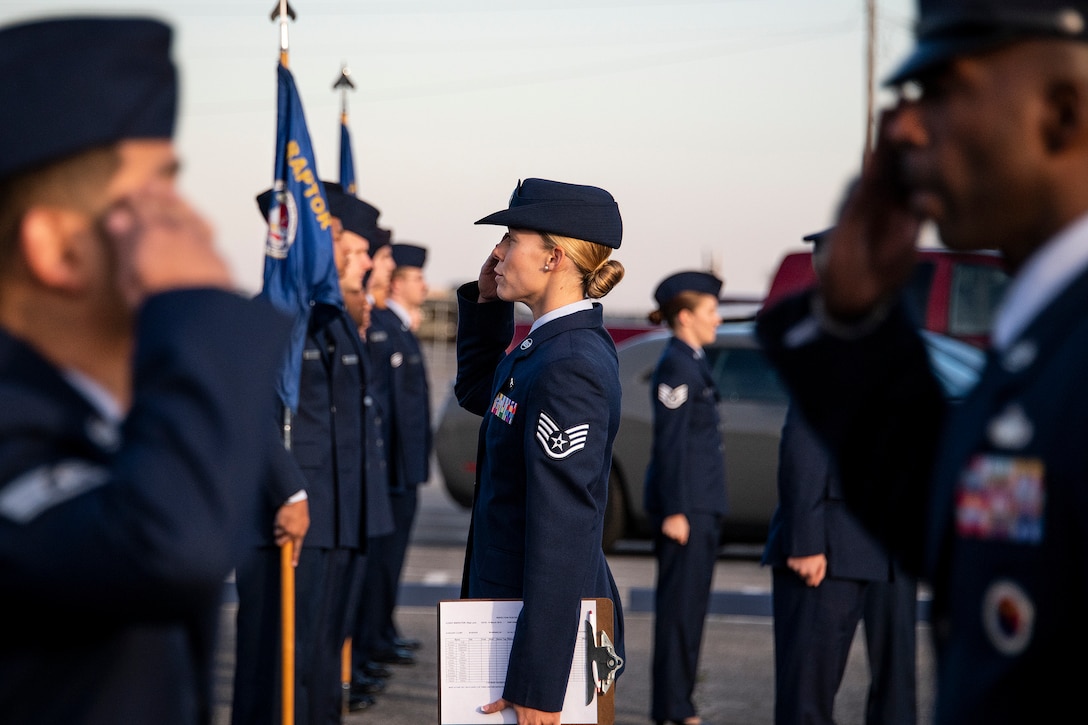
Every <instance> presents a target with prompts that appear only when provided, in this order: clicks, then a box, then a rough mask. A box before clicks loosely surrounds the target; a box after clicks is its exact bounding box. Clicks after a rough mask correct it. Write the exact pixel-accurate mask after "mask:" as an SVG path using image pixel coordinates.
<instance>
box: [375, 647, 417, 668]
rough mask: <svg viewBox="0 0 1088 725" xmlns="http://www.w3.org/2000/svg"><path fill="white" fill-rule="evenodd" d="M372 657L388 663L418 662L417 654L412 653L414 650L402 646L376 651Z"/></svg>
mask: <svg viewBox="0 0 1088 725" xmlns="http://www.w3.org/2000/svg"><path fill="white" fill-rule="evenodd" d="M371 658H372V659H373V660H374V661H375V662H381V663H382V664H386V665H414V664H415V663H416V656H415V655H414V654H412V650H409V649H403V648H401V647H394V648H392V649H387V650H385V651H384V652H375V653H374V654H372V655H371Z"/></svg>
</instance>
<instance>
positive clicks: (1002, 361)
mask: <svg viewBox="0 0 1088 725" xmlns="http://www.w3.org/2000/svg"><path fill="white" fill-rule="evenodd" d="M809 309H810V303H809V300H808V299H807V298H804V297H802V298H796V299H792V300H789V301H787V302H785V303H783V304H782V305H781V306H779V307H776V308H774V309H772V310H771V311H769V312H768V313H764V318H763V320H762V321H761V323H760V325H759V335H760V337H761V339H762V340H763V342H764V345H765V347H766V349H767V351H768V353H769V354H770V356H771V357H772V359H773V360H775V362H776V364H777V365H778V366H779V367H780V369H781V371H782V373H783V375H784V377H785V379H786V380H787V381H788V383H789V384H790V385H791V386H792V387H793V388H794V390H795V392H796V394H797V396H798V400H799V401H800V403H801V405H802V407H803V410H804V412H805V414H806V416H807V417H808V418H809V419H810V420H812V421H813V425H814V427H815V428H816V429H817V430H818V431H820V432H821V433H822V434H823V435H824V436H825V437H826V439H827V440H828V441H829V442H830V445H831V447H832V449H833V450H836V451H838V453H839V455H840V459H841V464H842V465H841V466H840V471H841V474H842V476H843V482H844V485H845V486H846V495H847V500H848V501H850V502H851V505H853V506H855V507H857V510H858V511H859V514H860V515H861V517H862V518H863V519H864V520H866V521H867V523H869V524H870V525H872V526H874V527H875V528H874V531H875V532H876V533H877V534H878V535H881V536H883V537H884V539H885V540H886V541H887V542H888V543H889V544H890V546H891V547H892V549H893V551H894V552H896V553H898V554H899V555H900V556H901V557H902V560H903V561H904V563H905V564H907V565H909V566H910V567H912V568H913V570H914V571H916V572H918V571H920V572H921V573H922V574H923V575H924V576H925V577H926V578H927V579H928V580H929V581H930V583H931V585H932V588H933V608H932V616H933V628H932V631H933V633H934V636H935V640H936V654H937V668H938V672H937V677H938V679H937V714H936V721H937V722H938V723H940V724H942V725H943V724H945V723H956V724H957V725H959V724H962V723H1023V722H1060V721H1063V720H1065V719H1067V717H1068V716H1066V715H1063V713H1067V712H1079V711H1080V710H1081V709H1083V703H1082V700H1083V697H1082V691H1083V687H1084V674H1085V668H1084V666H1083V665H1082V664H1080V662H1081V659H1080V656H1081V653H1083V652H1084V651H1085V649H1086V648H1088V617H1085V614H1084V613H1085V611H1088V576H1086V572H1088V534H1086V527H1085V521H1086V520H1088V445H1085V441H1086V440H1088V385H1085V383H1084V380H1085V371H1086V370H1088V274H1082V275H1081V276H1080V277H1079V278H1078V279H1076V280H1075V281H1074V282H1073V283H1072V284H1071V285H1070V286H1069V287H1068V288H1067V289H1066V290H1064V291H1063V292H1061V293H1060V294H1059V295H1058V296H1057V297H1056V298H1055V299H1054V300H1053V301H1052V302H1051V303H1050V304H1049V305H1048V306H1047V308H1046V309H1045V310H1044V311H1043V312H1041V313H1040V315H1039V316H1038V317H1037V318H1036V319H1035V321H1034V322H1033V323H1032V324H1031V325H1030V326H1029V327H1028V329H1027V330H1025V331H1024V332H1023V334H1022V335H1021V337H1020V338H1019V340H1018V341H1017V342H1016V343H1014V344H1013V345H1012V346H1011V347H1010V348H1009V349H1008V350H1007V351H1005V352H1003V353H1000V354H991V355H990V358H989V360H988V362H987V365H986V368H985V370H984V371H983V374H982V377H981V379H980V381H979V383H978V384H977V386H976V388H975V389H974V390H973V391H972V392H971V393H970V394H969V395H968V397H967V398H966V399H965V400H964V401H963V402H962V403H960V404H959V405H957V406H956V407H955V409H953V410H951V411H949V410H946V404H945V402H944V400H943V397H942V394H941V390H940V387H939V385H938V383H937V381H936V379H935V378H934V376H933V374H932V373H931V372H930V370H929V368H928V361H927V358H926V352H925V348H924V345H923V343H922V341H921V339H920V337H919V335H918V334H917V332H916V331H915V330H914V329H913V328H912V326H911V325H910V324H909V321H908V319H907V317H906V315H905V314H904V313H903V312H902V310H899V309H896V310H893V312H892V314H891V315H890V316H889V317H888V318H887V319H886V320H885V321H884V322H883V323H882V325H881V326H880V327H879V328H878V329H876V330H875V331H874V332H872V333H871V334H869V335H866V336H864V337H862V338H861V339H857V340H854V341H844V340H840V339H835V338H831V337H830V336H827V335H823V334H820V333H819V331H818V327H817V326H816V325H814V324H813V322H812V318H811V317H810V313H809ZM847 464H849V465H847ZM872 481H880V482H881V485H880V486H875V485H873V486H867V485H865V484H866V483H868V482H872ZM1003 481H1004V482H1009V483H1011V486H1009V487H1005V486H1002V485H1000V484H1001V482H1003ZM888 506H893V507H894V510H896V511H897V512H898V516H897V517H896V518H895V519H894V520H893V521H890V522H889V521H885V520H881V519H879V518H878V519H874V518H873V517H874V516H877V517H879V516H880V513H879V512H881V511H884V510H887V507H888ZM881 526H883V528H880V527H881Z"/></svg>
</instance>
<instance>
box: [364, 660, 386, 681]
mask: <svg viewBox="0 0 1088 725" xmlns="http://www.w3.org/2000/svg"><path fill="white" fill-rule="evenodd" d="M363 674H364V675H366V676H367V677H377V678H378V679H381V680H388V679H389V678H390V677H392V676H393V670H391V669H389V668H388V667H386V666H385V665H383V664H379V663H377V662H374V661H373V660H371V661H370V662H367V663H366V664H365V665H363Z"/></svg>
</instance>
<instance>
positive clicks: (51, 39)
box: [0, 16, 178, 179]
mask: <svg viewBox="0 0 1088 725" xmlns="http://www.w3.org/2000/svg"><path fill="white" fill-rule="evenodd" d="M171 37H172V31H171V30H170V27H169V26H167V25H165V24H163V23H162V22H160V21H158V20H153V19H151V18H135V17H105V16H103V17H91V16H87V17H74V18H63V19H60V18H58V19H55V20H37V21H31V22H27V23H21V24H17V25H8V26H6V27H3V28H0V98H3V99H4V103H3V108H2V109H0V179H4V178H8V177H10V176H12V175H14V174H16V173H18V172H22V171H27V170H29V169H31V168H34V167H36V166H40V165H42V164H46V163H49V162H52V161H58V160H60V159H62V158H65V157H67V156H71V155H73V154H76V153H79V152H81V151H86V150H89V149H92V148H95V147H100V146H109V145H111V144H114V143H117V142H118V141H122V140H126V139H169V138H172V137H173V135H174V121H175V116H176V112H177V96H178V89H177V85H178V83H177V72H176V70H175V68H174V64H173V62H172V61H171V60H170V41H171Z"/></svg>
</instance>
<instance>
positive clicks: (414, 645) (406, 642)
mask: <svg viewBox="0 0 1088 725" xmlns="http://www.w3.org/2000/svg"><path fill="white" fill-rule="evenodd" d="M393 646H394V647H399V648H400V649H410V650H416V649H419V648H420V647H422V646H423V643H422V642H420V641H419V640H418V639H414V638H412V637H394V638H393Z"/></svg>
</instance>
